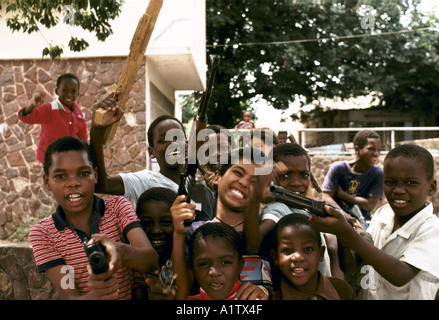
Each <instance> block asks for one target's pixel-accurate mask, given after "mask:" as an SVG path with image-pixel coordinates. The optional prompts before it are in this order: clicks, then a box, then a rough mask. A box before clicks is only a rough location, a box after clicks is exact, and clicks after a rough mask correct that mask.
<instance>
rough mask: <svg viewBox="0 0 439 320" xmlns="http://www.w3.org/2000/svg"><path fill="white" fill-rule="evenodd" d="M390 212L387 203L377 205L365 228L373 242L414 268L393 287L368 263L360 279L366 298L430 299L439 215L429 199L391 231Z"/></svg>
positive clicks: (437, 269) (438, 262)
mask: <svg viewBox="0 0 439 320" xmlns="http://www.w3.org/2000/svg"><path fill="white" fill-rule="evenodd" d="M394 215H395V214H394V212H393V210H392V208H391V207H390V205H389V204H386V205H384V206H382V207H381V208H379V209H378V210H377V211H376V212H375V214H374V216H373V218H372V221H371V224H370V226H369V228H368V230H367V231H368V232H369V233H370V234H371V235H372V238H373V241H374V245H375V246H376V247H377V248H379V249H381V250H383V251H384V252H386V253H387V254H389V255H391V256H393V257H395V258H398V259H399V260H401V261H404V262H406V263H408V264H410V265H412V266H414V267H416V268H418V269H420V271H419V273H418V274H417V275H416V276H415V277H414V278H413V279H412V280H411V281H410V282H408V283H407V284H405V285H404V286H401V287H396V286H394V285H392V284H391V283H390V282H388V281H387V280H386V279H384V278H383V277H382V276H381V275H380V274H379V273H378V272H376V271H375V270H374V268H373V267H371V266H364V267H363V268H365V269H364V271H365V272H364V273H365V275H364V277H363V278H362V280H361V285H362V288H363V289H365V298H366V299H367V300H433V299H434V298H435V295H436V292H437V291H438V289H439V219H438V217H437V216H436V215H434V214H433V205H432V204H431V203H430V204H429V205H428V206H427V207H425V208H424V209H423V210H421V211H420V212H418V213H417V214H416V215H415V216H414V217H412V218H411V219H410V220H409V221H407V222H406V223H405V224H404V225H403V226H402V227H401V228H399V229H398V230H396V231H395V232H393V233H392V229H393V225H394Z"/></svg>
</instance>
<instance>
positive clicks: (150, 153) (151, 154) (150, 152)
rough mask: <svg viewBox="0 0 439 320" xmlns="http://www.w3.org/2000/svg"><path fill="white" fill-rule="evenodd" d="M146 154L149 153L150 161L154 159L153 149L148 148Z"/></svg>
mask: <svg viewBox="0 0 439 320" xmlns="http://www.w3.org/2000/svg"><path fill="white" fill-rule="evenodd" d="M148 153H149V156H150V157H151V159H154V158H155V154H154V148H151V147H148Z"/></svg>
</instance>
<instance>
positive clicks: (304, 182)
mask: <svg viewBox="0 0 439 320" xmlns="http://www.w3.org/2000/svg"><path fill="white" fill-rule="evenodd" d="M273 160H274V162H276V163H277V164H278V165H280V163H281V164H282V167H283V168H284V170H283V171H282V172H281V173H280V174H279V175H278V177H277V181H278V184H279V186H280V187H282V188H285V189H287V190H289V191H291V192H294V193H298V194H301V195H303V196H308V197H312V195H311V193H312V189H311V187H312V184H311V160H310V158H309V155H308V153H307V152H306V150H305V149H303V148H302V147H301V146H300V145H298V144H296V143H283V144H279V145H277V146H275V147H274V148H273ZM291 213H301V214H304V215H306V216H308V217H309V216H310V214H309V213H308V212H307V211H305V210H302V209H296V208H291V207H289V206H287V205H286V204H284V203H281V202H277V201H274V202H270V203H268V204H267V205H266V206H265V207H264V209H262V212H261V224H260V227H259V230H260V238H261V241H262V240H264V239H266V236H267V234H268V233H269V232H271V231H272V230H273V229H274V227H275V225H276V223H277V222H278V221H279V220H280V219H281V218H282V217H284V216H286V215H289V214H291ZM324 236H325V237H323V238H322V241H323V245H324V246H325V247H327V248H328V250H324V259H323V260H322V262H321V263H320V266H319V268H320V271H322V273H323V274H324V275H326V276H330V275H334V276H335V275H337V276H339V277H342V276H341V271H340V269H339V266H338V258H337V252H336V250H333V249H332V247H331V250H329V249H330V248H329V247H328V246H327V243H326V242H327V239H326V238H328V240H329V241H331V240H332V239H329V238H330V237H334V236H332V235H324ZM267 240H268V239H267ZM334 243H336V241H335V239H334ZM266 247H267V241H265V242H264V243H263V247H262V249H261V250H262V252H267V251H268V250H267V248H266ZM330 253H331V256H329V254H330Z"/></svg>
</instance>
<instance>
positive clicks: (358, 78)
mask: <svg viewBox="0 0 439 320" xmlns="http://www.w3.org/2000/svg"><path fill="white" fill-rule="evenodd" d="M417 2H418V1H417V0H413V1H411V0H394V1H390V0H381V1H357V0H344V1H342V0H338V1H337V0H321V1H305V0H296V1H293V0H260V1H253V0H227V1H225V0H207V20H206V21H207V45H208V50H207V51H208V54H219V55H220V56H221V57H222V61H221V65H220V70H219V71H218V75H217V80H216V83H215V90H214V92H213V96H212V99H211V104H212V105H213V106H211V107H210V109H209V114H208V115H209V121H210V122H212V123H218V124H222V125H224V126H226V127H233V125H234V124H235V123H236V122H237V120H238V119H239V118H240V117H241V110H242V108H243V106H245V105H246V103H248V101H249V100H250V99H252V98H254V97H257V96H261V97H262V98H263V99H265V100H266V101H267V102H268V103H270V104H271V105H272V106H274V107H275V108H277V109H287V108H288V106H289V105H290V103H291V102H293V101H295V100H298V99H301V101H302V104H309V103H311V102H313V101H314V102H315V101H317V104H318V100H319V99H320V98H334V97H341V98H348V97H352V96H359V95H367V94H374V93H375V94H376V96H377V99H379V101H380V102H379V104H380V105H385V106H387V107H389V108H394V109H397V110H401V111H406V112H412V113H413V114H414V115H416V116H417V117H419V116H420V115H422V114H427V115H428V116H429V117H431V112H432V111H434V110H437V108H436V104H438V103H439V102H438V99H436V95H437V94H438V93H437V92H438V90H437V86H438V82H437V80H436V79H437V77H438V72H437V71H439V70H438V68H439V67H438V66H437V63H436V64H435V62H437V59H438V53H437V48H438V45H439V42H438V39H437V35H436V33H434V32H432V31H429V30H426V29H425V28H426V27H429V26H433V25H434V23H435V20H434V19H431V18H430V19H426V18H427V17H426V16H425V14H423V13H421V12H419V11H418V10H416V4H417ZM316 3H317V4H316ZM408 28H411V29H417V30H420V31H416V32H407V30H408ZM423 110H428V112H429V113H424V111H423ZM436 112H437V111H436ZM293 116H294V115H293ZM435 117H436V118H437V117H438V114H437V113H435ZM436 121H437V119H436Z"/></svg>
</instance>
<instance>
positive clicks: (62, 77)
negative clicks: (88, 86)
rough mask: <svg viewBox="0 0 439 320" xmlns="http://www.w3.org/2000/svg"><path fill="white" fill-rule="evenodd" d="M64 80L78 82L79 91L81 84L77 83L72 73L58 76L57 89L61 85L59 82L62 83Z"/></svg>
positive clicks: (76, 78)
mask: <svg viewBox="0 0 439 320" xmlns="http://www.w3.org/2000/svg"><path fill="white" fill-rule="evenodd" d="M65 79H73V80H76V82H78V89H79V85H80V84H81V82H80V81H79V79H78V77H77V76H75V75H74V74H73V73H64V74H62V75H60V76H59V77H58V79H57V80H56V87H57V88H58V87H59V86H60V85H61V82H63V81H64V80H65Z"/></svg>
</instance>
